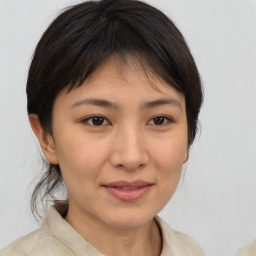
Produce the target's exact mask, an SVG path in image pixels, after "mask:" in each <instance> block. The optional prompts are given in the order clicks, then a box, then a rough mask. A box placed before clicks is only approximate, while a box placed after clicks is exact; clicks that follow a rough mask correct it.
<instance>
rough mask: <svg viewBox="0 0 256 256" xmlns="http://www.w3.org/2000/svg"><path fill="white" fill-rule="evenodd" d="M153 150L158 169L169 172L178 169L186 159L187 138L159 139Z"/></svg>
mask: <svg viewBox="0 0 256 256" xmlns="http://www.w3.org/2000/svg"><path fill="white" fill-rule="evenodd" d="M151 152H152V157H153V158H154V159H155V164H156V165H157V166H156V167H158V169H160V170H163V171H167V172H172V171H178V170H179V169H181V168H182V166H183V163H184V162H185V161H186V156H187V140H186V139H184V138H180V139H179V138H175V139H172V138H170V139H166V140H164V141H162V142H161V141H158V142H157V143H155V146H154V147H153V149H152V151H151Z"/></svg>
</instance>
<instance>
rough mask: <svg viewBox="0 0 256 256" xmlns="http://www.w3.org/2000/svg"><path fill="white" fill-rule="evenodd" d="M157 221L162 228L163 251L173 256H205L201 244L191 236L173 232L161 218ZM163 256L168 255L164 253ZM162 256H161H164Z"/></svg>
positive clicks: (157, 218)
mask: <svg viewBox="0 0 256 256" xmlns="http://www.w3.org/2000/svg"><path fill="white" fill-rule="evenodd" d="M156 221H157V223H158V225H159V226H160V229H161V232H162V236H163V251H164V252H165V251H166V252H167V251H168V252H170V253H172V254H173V255H175V256H176V255H186V256H203V255H204V253H203V251H202V249H201V247H200V246H199V244H198V243H197V242H196V241H195V240H194V239H193V238H191V237H190V236H188V235H186V234H184V233H181V232H179V231H176V230H173V229H172V228H171V227H170V226H169V225H168V224H167V223H166V222H165V221H163V220H162V219H161V218H160V217H158V216H157V217H156ZM162 255H163V256H165V255H168V254H167V253H163V254H162ZM162 255H161V256H162Z"/></svg>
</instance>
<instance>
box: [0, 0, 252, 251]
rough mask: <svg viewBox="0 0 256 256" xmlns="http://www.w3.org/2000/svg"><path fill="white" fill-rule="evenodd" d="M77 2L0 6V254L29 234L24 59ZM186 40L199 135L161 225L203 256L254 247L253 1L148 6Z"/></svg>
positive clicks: (10, 0) (35, 164)
mask: <svg viewBox="0 0 256 256" xmlns="http://www.w3.org/2000/svg"><path fill="white" fill-rule="evenodd" d="M78 2H79V1H71V0H69V1H67V0H66V1H64V0H62V1H61V0H54V1H53V0H44V1H42V0H37V1H36V0H33V1H32V0H31V1H28V0H23V1H20V0H0V92H1V93H0V124H1V125H0V164H1V168H0V247H4V246H6V245H7V244H9V243H10V242H11V241H13V240H14V239H16V238H18V237H20V236H21V235H24V234H26V233H28V232H31V231H32V230H34V229H36V228H37V226H38V225H39V224H38V223H37V222H36V221H35V220H34V219H33V216H32V214H31V213H30V208H29V199H30V193H31V191H32V189H33V186H34V184H35V180H33V179H34V178H35V177H36V176H37V175H38V173H39V171H40V169H41V164H40V154H39V153H38V152H39V150H38V146H37V142H36V139H35V137H34V135H33V134H32V131H31V129H30V127H29V124H28V120H27V115H26V96H25V84H26V74H27V70H28V66H29V63H30V59H31V55H32V53H33V50H34V48H35V45H36V43H37V41H38V40H39V38H40V36H41V34H42V33H43V31H44V29H45V28H46V27H47V25H48V24H49V22H50V21H51V20H52V19H53V18H54V17H55V16H56V14H57V13H59V11H60V10H61V9H62V8H64V7H66V6H68V5H70V4H74V3H78ZM148 2H149V3H151V4H153V5H155V6H156V7H158V8H160V9H161V10H162V11H164V12H165V13H166V14H167V15H168V16H170V17H171V18H172V19H173V20H174V21H175V23H176V24H177V25H178V27H179V28H180V30H181V31H182V33H183V34H184V36H185V38H186V39H187V42H188V44H189V46H190V48H191V50H192V53H193V55H194V57H195V60H196V62H197V65H198V68H199V70H200V73H201V76H202V80H203V82H204V88H205V102H204V106H203V109H202V112H201V115H200V120H201V123H202V129H201V134H200V136H199V137H198V139H197V141H196V142H195V144H194V145H193V147H192V149H191V152H190V160H189V162H188V163H187V165H186V167H185V172H184V173H185V174H184V178H183V179H182V182H181V184H180V186H179V188H178V190H177V192H176V194H175V196H174V197H173V198H172V200H171V202H170V203H169V204H168V205H167V206H166V208H165V209H164V210H163V211H162V212H161V213H160V215H161V216H162V217H163V218H164V219H165V220H166V221H167V222H168V223H169V224H170V225H171V226H172V227H173V228H175V229H178V230H180V231H182V232H184V233H187V234H189V235H191V236H192V237H193V238H194V239H196V240H197V241H198V242H199V243H200V244H201V246H202V248H203V249H204V251H205V253H206V255H207V256H231V255H235V252H236V251H237V249H238V248H239V247H241V246H244V245H246V244H247V243H249V242H250V241H252V240H254V239H256V170H255V169H256V167H255V166H256V148H255V145H256V134H255V132H256V100H255V97H256V48H255V45H256V1H255V0H243V1H238V0H222V1H221V0H219V1H218V0H209V1H205V0H194V1H191V0H169V1H167V0H165V1H164V0H151V1H148Z"/></svg>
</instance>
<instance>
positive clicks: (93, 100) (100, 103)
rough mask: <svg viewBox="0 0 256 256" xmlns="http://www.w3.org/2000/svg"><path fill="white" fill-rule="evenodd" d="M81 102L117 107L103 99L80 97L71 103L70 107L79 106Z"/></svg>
mask: <svg viewBox="0 0 256 256" xmlns="http://www.w3.org/2000/svg"><path fill="white" fill-rule="evenodd" d="M82 104H86V105H95V106H99V107H109V108H118V107H117V105H116V104H114V103H112V102H110V101H107V100H103V99H82V100H79V101H77V102H76V103H74V104H73V105H72V107H76V106H80V105H82Z"/></svg>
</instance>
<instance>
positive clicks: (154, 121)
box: [148, 116, 171, 126]
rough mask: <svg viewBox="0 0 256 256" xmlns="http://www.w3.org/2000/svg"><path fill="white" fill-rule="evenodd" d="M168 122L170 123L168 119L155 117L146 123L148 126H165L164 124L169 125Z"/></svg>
mask: <svg viewBox="0 0 256 256" xmlns="http://www.w3.org/2000/svg"><path fill="white" fill-rule="evenodd" d="M170 122H171V119H170V118H169V117H166V116H156V117H154V118H152V119H151V120H150V121H149V122H148V123H149V124H150V125H157V126H160V125H165V124H167V123H170Z"/></svg>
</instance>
